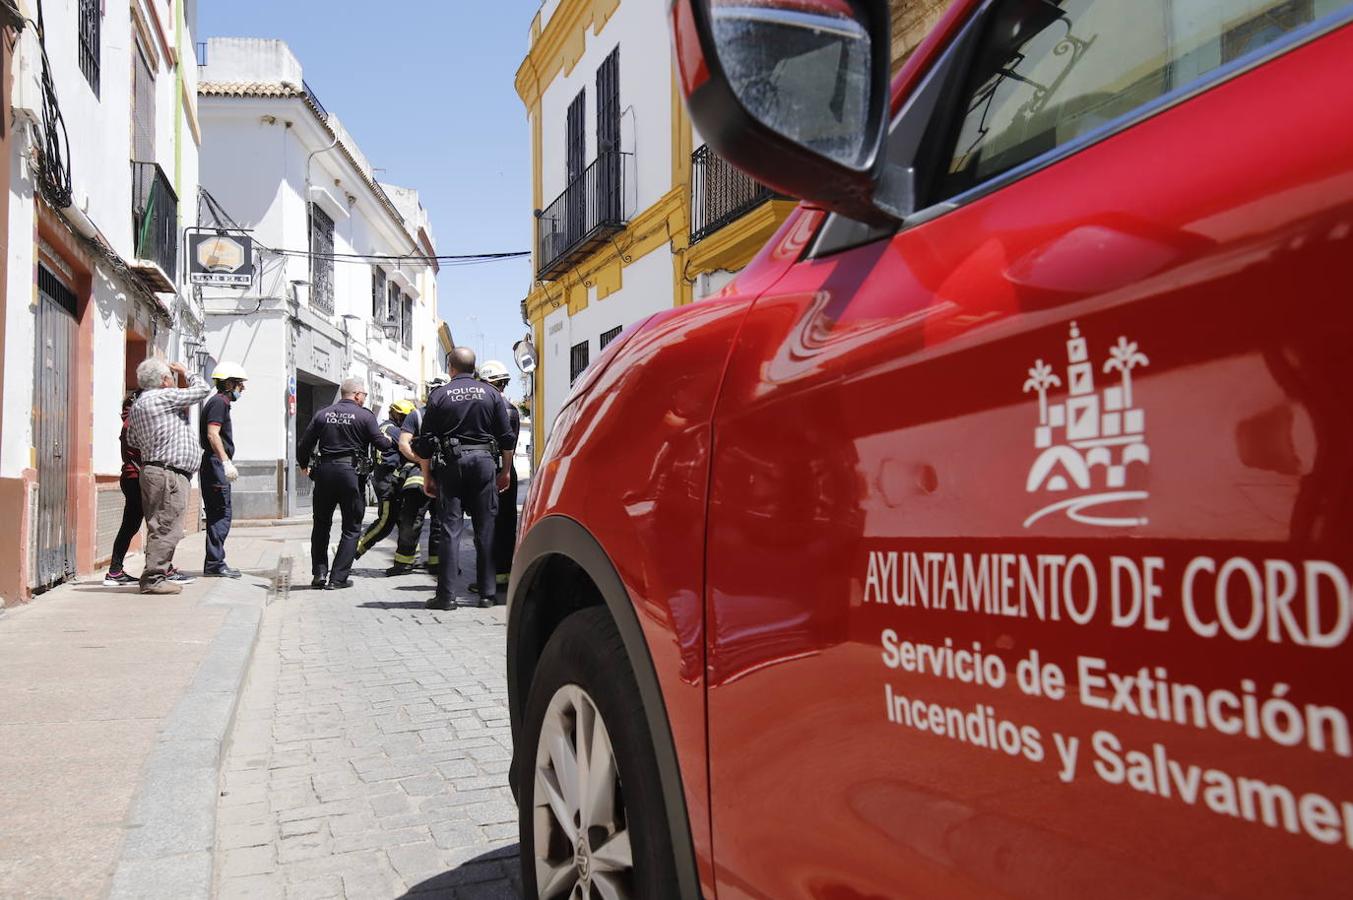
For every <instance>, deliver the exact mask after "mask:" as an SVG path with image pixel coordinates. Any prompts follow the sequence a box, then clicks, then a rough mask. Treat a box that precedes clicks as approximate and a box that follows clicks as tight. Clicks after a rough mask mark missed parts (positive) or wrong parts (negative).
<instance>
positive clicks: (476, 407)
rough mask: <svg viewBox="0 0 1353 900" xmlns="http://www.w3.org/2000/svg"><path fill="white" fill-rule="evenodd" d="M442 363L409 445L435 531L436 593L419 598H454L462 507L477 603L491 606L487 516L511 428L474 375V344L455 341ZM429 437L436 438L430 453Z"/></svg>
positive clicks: (436, 605)
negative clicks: (441, 380)
mask: <svg viewBox="0 0 1353 900" xmlns="http://www.w3.org/2000/svg"><path fill="white" fill-rule="evenodd" d="M447 368H448V369H450V370H451V380H450V381H449V382H447V383H446V384H445V385H443V386H442V387H439V388H437V390H435V391H433V392H432V396H430V397H429V398H428V405H427V411H426V414H425V415H424V417H423V422H422V434H420V435H419V437H418V439H417V440H415V441H414V444H413V448H414V450H415V451H416V452H417V454H418V456H419V458H420V464H421V466H422V469H423V476H424V478H425V479H426V481H427V483H426V484H424V486H423V490H424V492H425V493H426V494H428V496H430V497H433V498H434V508H435V510H436V514H435V516H434V519H433V528H434V529H436V532H440V536H441V555H440V558H439V560H438V562H439V565H438V566H437V593H436V595H435V596H433V598H432V599H431V600H429V601H428V602H427V604H426V605H427V607H428V608H429V609H450V608H451V607H452V606H454V605H456V604H457V600H456V599H455V598H454V597H453V596H452V592H451V585H452V581H453V580H454V578H455V576H456V572H457V563H458V557H459V555H460V535H461V529H462V528H463V527H464V518H463V513H462V510H463V509H464V510H468V511H469V513H470V520H471V521H472V522H473V524H474V533H475V538H476V540H477V542H478V545H479V546H478V552H477V553H476V554H475V556H476V559H475V583H476V584H477V585H478V587H479V605H480V606H486V607H487V606H492V605H493V597H494V594H495V593H496V590H495V588H496V576H495V574H494V570H493V520H494V516H495V515H496V514H497V512H498V492H499V491H502V490H506V489H507V487H508V484H509V478H510V476H509V474H508V470H509V468H510V467H511V465H512V449H513V447H514V446H516V441H517V435H516V433H515V432H513V431H512V429H511V426H510V423H509V422H508V416H507V406H506V404H505V403H503V400H502V397H501V395H499V394H498V392H497V391H494V390H493V388H491V387H489V386H488V385H486V384H484V383H483V382H481V381H478V380H476V379H475V377H474V371H475V355H474V351H473V350H471V349H470V348H468V347H456V348H455V349H454V350H452V351H451V352H450V353H449V354H447ZM429 438H431V439H432V440H431V441H430V440H429ZM433 441H435V442H436V443H437V445H438V447H437V450H436V451H435V452H434V448H433V447H432V446H431V445H432V443H433ZM433 457H435V458H436V459H435V462H433V461H432V458H433Z"/></svg>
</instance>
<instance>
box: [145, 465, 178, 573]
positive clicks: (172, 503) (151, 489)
mask: <svg viewBox="0 0 1353 900" xmlns="http://www.w3.org/2000/svg"><path fill="white" fill-rule="evenodd" d="M141 506H142V507H143V508H144V510H145V513H146V565H145V568H143V569H142V570H141V587H142V588H147V587H149V586H150V585H152V584H155V583H156V582H159V581H163V580H164V576H165V574H166V573H167V572H168V571H169V567H170V566H171V565H172V564H173V562H174V548H176V547H177V546H178V544H179V541H181V540H183V514H184V513H185V512H186V511H187V509H188V479H187V478H184V477H183V476H182V475H180V474H179V473H177V472H171V471H169V470H168V469H166V468H163V467H162V466H146V467H145V468H143V469H142V470H141Z"/></svg>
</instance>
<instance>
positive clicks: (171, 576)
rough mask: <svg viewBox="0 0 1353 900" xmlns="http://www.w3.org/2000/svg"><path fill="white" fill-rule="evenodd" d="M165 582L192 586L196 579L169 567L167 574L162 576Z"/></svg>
mask: <svg viewBox="0 0 1353 900" xmlns="http://www.w3.org/2000/svg"><path fill="white" fill-rule="evenodd" d="M164 578H165V580H166V581H173V582H177V583H178V584H192V583H193V582H194V581H196V580H197V579H196V578H194V577H193V576H191V575H186V574H184V573H183V572H180V571H179V570H178V569H175V568H173V567H170V569H169V573H168V574H167V575H165V576H164Z"/></svg>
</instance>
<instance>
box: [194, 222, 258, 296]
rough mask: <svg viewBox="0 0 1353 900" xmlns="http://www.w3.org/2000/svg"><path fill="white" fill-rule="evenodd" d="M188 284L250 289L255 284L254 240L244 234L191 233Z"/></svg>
mask: <svg viewBox="0 0 1353 900" xmlns="http://www.w3.org/2000/svg"><path fill="white" fill-rule="evenodd" d="M188 283H189V284H201V285H211V286H212V287H228V288H247V287H250V286H252V285H253V283H254V241H253V238H250V237H248V236H246V235H242V234H225V233H220V232H215V231H211V232H190V233H189V234H188Z"/></svg>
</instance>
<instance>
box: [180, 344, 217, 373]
mask: <svg viewBox="0 0 1353 900" xmlns="http://www.w3.org/2000/svg"><path fill="white" fill-rule="evenodd" d="M183 349H184V351H185V352H186V353H187V354H188V356H189V357H190V358H191V360H192V362H193V365H194V366H196V367H197V371H198V372H204V373H205V372H206V370H207V363H209V362H210V361H211V351H210V350H208V349H207V344H206V342H205V341H200V340H188V341H184V343H183Z"/></svg>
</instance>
